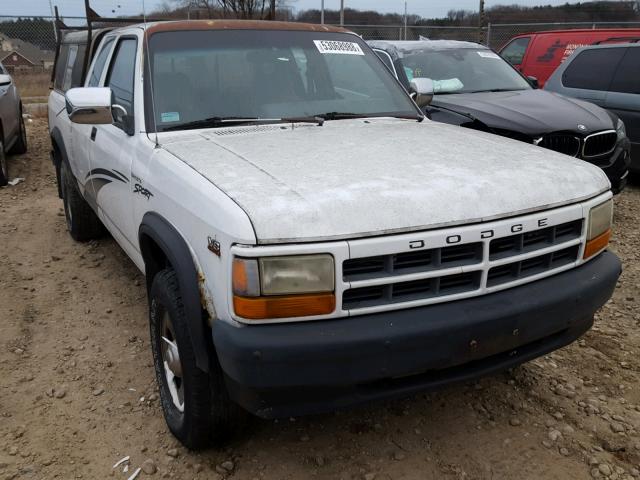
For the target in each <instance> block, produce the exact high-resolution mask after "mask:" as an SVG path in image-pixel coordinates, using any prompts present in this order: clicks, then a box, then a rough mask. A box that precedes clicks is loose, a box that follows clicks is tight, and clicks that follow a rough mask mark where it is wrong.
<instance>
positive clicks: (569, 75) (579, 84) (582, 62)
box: [562, 48, 625, 91]
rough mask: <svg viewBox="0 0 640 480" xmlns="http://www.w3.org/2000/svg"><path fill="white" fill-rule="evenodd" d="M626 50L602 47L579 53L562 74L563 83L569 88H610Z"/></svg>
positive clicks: (602, 89)
mask: <svg viewBox="0 0 640 480" xmlns="http://www.w3.org/2000/svg"><path fill="white" fill-rule="evenodd" d="M624 50H625V49H624V48H601V49H595V50H585V51H583V52H581V53H579V54H578V56H577V57H575V58H574V59H573V60H572V61H571V63H570V64H569V66H568V67H567V69H566V70H565V71H564V73H563V74H562V84H563V85H564V86H565V87H568V88H582V89H584V90H601V91H606V90H608V89H609V86H610V85H611V80H612V79H613V74H614V72H615V71H616V68H617V67H618V64H619V63H620V60H621V59H622V56H623V55H624Z"/></svg>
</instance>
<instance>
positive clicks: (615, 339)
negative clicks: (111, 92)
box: [0, 120, 640, 480]
mask: <svg viewBox="0 0 640 480" xmlns="http://www.w3.org/2000/svg"><path fill="white" fill-rule="evenodd" d="M28 130H29V141H30V152H29V153H28V154H26V155H23V156H21V157H19V158H13V159H10V165H9V168H10V173H11V175H12V176H19V177H24V178H25V181H24V182H22V183H20V184H18V185H17V186H14V187H7V188H3V189H0V218H1V221H0V245H2V250H1V251H0V265H1V268H2V270H1V271H2V275H0V292H1V294H0V299H1V302H0V305H1V306H2V309H1V311H0V480H3V479H6V480H9V479H23V478H26V479H31V478H33V479H49V478H64V479H70V478H89V479H98V478H107V477H113V478H117V479H124V480H126V479H127V478H128V477H129V476H130V475H131V474H132V473H133V472H134V471H135V470H136V469H137V468H138V467H144V470H143V471H142V472H141V473H140V476H139V477H138V478H147V477H150V478H176V479H205V478H206V479H214V480H215V479H222V478H233V479H300V478H321V479H324V478H327V479H334V478H335V479H365V480H373V479H414V478H415V479H417V478H420V479H424V478H438V479H450V478H451V479H498V478H518V479H534V478H535V479H539V478H557V479H567V478H610V479H631V478H640V473H639V472H638V470H637V469H640V437H639V430H640V391H639V390H638V383H637V378H638V377H637V372H638V369H639V368H640V359H639V358H638V350H639V347H640V335H639V334H638V323H639V322H640V312H639V310H638V305H639V302H640V291H639V290H638V285H639V282H640V269H639V268H638V265H639V255H640V249H639V248H638V247H639V246H640V236H639V233H640V232H639V228H638V218H639V216H640V215H639V213H640V189H639V188H638V187H632V188H628V189H627V190H626V191H625V192H624V193H623V194H622V195H620V196H618V198H617V200H616V204H617V205H616V206H617V208H616V214H615V237H614V240H613V244H612V250H614V251H615V252H616V253H617V254H618V255H619V256H620V257H621V258H622V260H623V263H624V267H625V270H624V273H623V276H622V278H621V280H620V283H619V285H618V288H617V289H616V293H615V295H614V298H613V300H612V301H611V302H609V304H607V305H606V306H605V307H604V308H603V309H602V311H601V312H599V314H598V316H597V319H596V325H595V327H594V328H593V329H592V330H591V331H590V332H589V333H588V334H587V335H585V336H584V337H583V338H582V339H580V340H579V341H578V342H577V343H575V344H573V345H571V346H569V347H567V348H565V349H562V350H560V351H558V352H555V353H553V354H551V355H548V356H546V357H543V358H540V359H538V360H536V361H534V362H531V363H528V364H526V365H523V366H521V367H519V368H516V369H514V370H512V371H510V372H505V373H504V374H500V375H496V376H493V377H489V378H485V379H482V380H481V381H479V382H476V383H472V384H466V385H461V386H457V387H454V388H450V389H448V390H446V391H443V392H439V393H437V394H429V395H419V396H416V397H412V398H409V399H406V400H403V401H395V402H387V403H382V404H375V405H371V406H368V407H364V408H359V409H356V410H351V411H347V412H337V413H335V414H329V415H321V416H315V417H308V418H296V419H293V418H292V419H289V420H286V421H279V422H276V421H271V422H268V421H260V420H255V421H252V422H251V424H250V425H249V426H248V428H246V429H245V430H244V431H243V432H241V433H240V434H239V435H238V438H237V439H236V440H235V441H234V442H233V443H232V444H231V445H229V446H227V447H225V448H224V449H211V450H209V451H205V452H200V453H191V452H188V451H186V450H185V449H184V448H182V447H181V446H180V445H179V444H178V443H177V442H176V441H175V439H174V438H173V437H172V436H171V435H170V433H169V432H168V430H167V428H166V426H165V423H164V420H163V418H162V412H161V409H160V406H159V402H158V394H157V391H156V387H155V381H154V376H153V368H152V360H151V351H150V348H149V340H148V328H147V305H146V298H145V291H144V286H143V285H144V282H143V278H142V276H141V275H140V273H139V272H138V271H137V270H136V268H135V267H134V265H133V264H132V263H131V262H130V261H129V260H128V258H127V257H126V256H125V254H124V253H123V252H122V251H121V250H120V248H119V247H118V246H117V245H116V244H115V242H114V241H113V240H112V239H110V238H105V239H103V240H100V241H97V242H91V243H88V244H79V243H75V242H73V241H72V240H71V238H70V237H69V235H68V234H67V233H66V229H65V222H64V217H63V213H62V208H61V207H62V203H61V201H60V200H59V199H58V198H57V195H56V188H55V175H54V170H53V167H52V166H51V164H50V162H49V159H48V150H49V140H48V135H47V131H46V122H44V121H42V120H35V121H34V122H32V123H30V124H29V125H28ZM125 456H129V457H130V458H129V460H128V461H127V462H124V463H123V464H121V465H120V466H119V467H118V468H116V469H113V468H112V467H113V465H114V464H115V463H116V462H117V461H118V460H120V459H121V458H123V457H125ZM125 468H127V470H128V471H127V472H123V470H124V469H125Z"/></svg>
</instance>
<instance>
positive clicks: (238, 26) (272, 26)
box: [147, 20, 352, 34]
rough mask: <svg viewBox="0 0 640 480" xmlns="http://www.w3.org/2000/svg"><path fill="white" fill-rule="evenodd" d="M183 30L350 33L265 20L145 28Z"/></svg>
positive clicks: (150, 30)
mask: <svg viewBox="0 0 640 480" xmlns="http://www.w3.org/2000/svg"><path fill="white" fill-rule="evenodd" d="M184 30H290V31H306V32H330V33H352V32H350V31H349V30H347V29H345V28H341V27H335V26H333V25H318V24H313V23H296V22H273V21H267V20H177V21H169V22H159V23H155V24H153V25H151V26H150V27H148V28H147V34H153V33H157V32H172V31H184Z"/></svg>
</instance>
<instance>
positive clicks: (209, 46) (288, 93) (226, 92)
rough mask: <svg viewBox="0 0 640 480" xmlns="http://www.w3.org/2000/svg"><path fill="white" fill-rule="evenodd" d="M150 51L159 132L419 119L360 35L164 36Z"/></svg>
mask: <svg viewBox="0 0 640 480" xmlns="http://www.w3.org/2000/svg"><path fill="white" fill-rule="evenodd" d="M149 49H150V52H151V55H150V58H151V72H152V79H153V81H152V85H153V97H152V98H153V100H154V102H155V124H156V125H157V130H158V131H163V130H169V129H170V130H179V129H181V128H182V127H184V128H194V127H198V126H223V125H225V123H224V122H222V121H221V120H225V119H228V120H233V121H236V122H240V123H241V122H242V119H247V120H249V119H253V120H255V121H260V120H261V119H265V120H266V119H270V120H273V119H282V118H288V119H291V118H302V117H309V116H321V115H324V116H325V119H327V120H332V119H338V118H349V117H353V116H356V115H361V116H386V115H398V116H413V117H414V118H416V117H417V116H418V115H419V113H418V111H417V110H416V109H415V107H414V106H413V103H412V102H411V101H410V99H409V98H408V97H407V95H406V93H405V92H404V91H403V90H402V88H401V87H400V86H399V85H398V84H397V82H396V81H395V80H394V79H393V77H392V76H391V75H390V74H389V72H388V71H387V70H386V69H385V67H384V65H383V64H382V63H380V61H379V60H378V58H377V57H376V56H375V54H373V53H371V51H370V50H369V48H368V47H367V46H366V45H365V44H364V43H363V42H362V41H361V40H360V38H358V37H356V36H355V35H350V34H343V33H326V32H322V33H318V32H299V31H264V30H226V31H221V30H204V31H203V30H200V31H194V30H192V31H175V32H159V33H155V34H153V35H152V36H151V37H150V40H149ZM150 103H151V102H147V104H150ZM147 115H148V117H147V118H148V119H152V118H154V114H153V113H152V112H149V111H148V112H147ZM206 121H211V125H204V124H205V123H206ZM148 123H149V124H150V125H151V124H152V122H148ZM152 128H153V127H151V129H152Z"/></svg>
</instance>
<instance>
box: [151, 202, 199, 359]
mask: <svg viewBox="0 0 640 480" xmlns="http://www.w3.org/2000/svg"><path fill="white" fill-rule="evenodd" d="M144 236H148V237H149V238H151V239H152V240H153V241H154V242H155V243H156V245H158V247H160V249H161V250H162V252H163V254H164V255H165V256H166V258H167V259H168V260H169V263H170V264H171V266H172V267H173V269H174V271H175V272H176V275H177V277H178V284H179V286H180V293H181V294H182V300H183V302H184V310H185V315H186V317H187V323H188V324H187V329H188V331H189V336H190V338H191V345H193V349H194V351H195V356H196V365H197V366H198V368H199V369H200V370H202V371H203V372H208V371H209V359H210V357H209V353H210V350H211V346H210V343H211V339H210V337H209V338H207V334H208V332H207V331H206V330H207V329H206V328H205V325H204V322H205V318H204V316H203V308H202V303H201V299H200V289H199V278H198V272H197V270H196V266H195V264H194V259H193V257H192V255H191V251H190V249H189V247H188V246H187V242H186V241H185V240H184V238H183V237H182V235H180V234H179V233H178V231H177V230H176V229H175V228H174V227H173V225H171V223H169V222H168V221H167V220H166V219H165V218H163V217H162V216H160V215H159V214H158V213H156V212H147V213H146V214H145V215H144V217H143V218H142V223H141V224H140V228H139V230H138V240H139V242H140V249H141V251H142V253H143V257H144V256H145V252H144V241H143V237H144ZM145 260H146V259H145ZM145 268H146V269H148V267H147V266H145ZM149 276H150V275H148V274H147V291H149V290H150V289H151V282H153V278H149Z"/></svg>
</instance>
